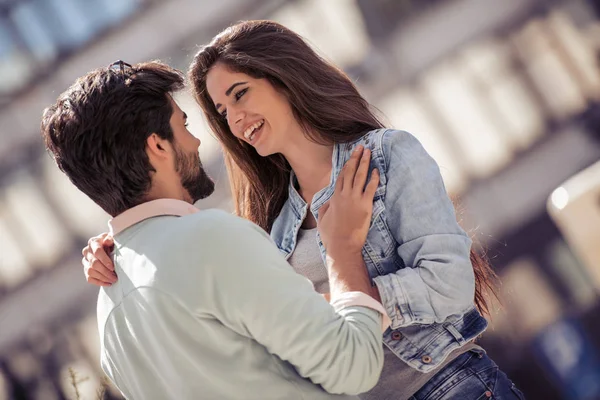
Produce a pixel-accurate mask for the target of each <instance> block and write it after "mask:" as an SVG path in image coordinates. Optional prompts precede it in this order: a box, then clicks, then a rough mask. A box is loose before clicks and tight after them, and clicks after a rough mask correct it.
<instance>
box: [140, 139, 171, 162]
mask: <svg viewBox="0 0 600 400" xmlns="http://www.w3.org/2000/svg"><path fill="white" fill-rule="evenodd" d="M146 150H147V151H148V156H149V157H151V158H157V159H164V158H168V157H169V153H170V151H171V143H169V141H168V140H166V139H163V138H161V137H160V136H158V135H157V134H156V133H153V134H151V135H150V136H148V139H147V140H146Z"/></svg>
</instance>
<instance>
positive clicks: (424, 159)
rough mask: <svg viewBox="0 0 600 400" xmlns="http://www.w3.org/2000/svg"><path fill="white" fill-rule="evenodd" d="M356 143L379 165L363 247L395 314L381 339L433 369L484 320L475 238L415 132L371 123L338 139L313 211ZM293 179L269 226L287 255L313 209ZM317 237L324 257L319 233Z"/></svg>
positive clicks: (478, 330) (479, 330) (424, 369)
mask: <svg viewBox="0 0 600 400" xmlns="http://www.w3.org/2000/svg"><path fill="white" fill-rule="evenodd" d="M359 144H362V145H364V146H365V147H366V148H369V149H370V150H371V153H372V156H371V166H370V170H371V171H372V170H373V169H375V168H378V169H379V171H380V182H379V187H378V188H377V191H376V193H375V197H374V199H373V216H372V220H371V226H370V228H369V233H368V235H367V241H366V243H365V246H364V247H363V250H362V254H363V257H364V260H365V263H366V266H367V269H368V271H369V275H370V277H371V279H372V282H373V284H375V285H377V288H378V289H379V293H380V296H381V300H382V303H383V306H384V307H385V309H386V311H387V313H388V315H389V317H390V318H391V320H392V324H391V326H390V328H389V329H388V330H387V331H386V332H385V334H384V343H385V344H386V345H387V346H388V347H389V348H390V350H391V351H392V352H393V353H394V354H396V355H397V356H398V357H399V358H400V359H402V360H403V361H404V362H406V363H407V364H408V365H410V366H411V367H412V368H415V369H417V370H419V371H422V372H429V371H431V370H433V369H434V368H436V366H438V365H439V364H440V363H442V362H443V361H444V360H445V358H446V357H447V356H448V354H449V353H450V352H451V351H453V350H454V349H456V348H458V347H461V346H463V345H464V344H466V343H467V342H469V341H470V340H472V339H474V338H475V337H477V336H478V335H480V334H481V333H482V332H483V331H484V330H485V329H486V327H487V321H486V320H485V318H483V317H482V316H481V315H480V314H479V312H478V311H477V309H476V307H475V304H474V292H475V278H474V273H473V267H472V264H471V262H470V257H469V252H470V248H471V240H470V239H469V237H468V236H467V234H466V233H465V232H464V231H463V229H462V228H461V227H460V226H459V225H458V223H457V221H456V215H455V213H454V207H453V205H452V202H451V201H450V199H449V198H448V195H447V193H446V190H445V187H444V183H443V181H442V177H441V175H440V171H439V167H438V165H437V164H436V162H435V161H434V160H433V159H432V158H431V156H429V154H428V153H427V152H426V151H425V149H424V148H423V146H422V145H421V143H420V142H419V141H418V140H417V139H416V138H415V137H414V136H412V135H411V134H409V133H407V132H403V131H397V130H393V129H378V130H374V131H371V132H369V133H367V134H366V135H365V136H363V137H362V138H360V139H359V140H357V141H356V142H354V143H342V144H336V145H335V146H334V151H333V157H332V163H333V169H332V174H331V180H330V183H329V186H327V187H326V188H324V189H322V190H320V191H319V192H318V193H316V194H315V196H314V197H313V201H312V203H311V205H310V211H311V212H312V213H313V215H314V216H315V218H318V215H319V209H320V208H321V206H322V205H323V204H324V203H326V202H327V201H328V200H329V199H330V198H331V196H332V195H333V192H334V188H335V181H336V179H337V177H338V175H339V173H340V171H341V169H342V167H343V165H344V163H345V162H346V161H347V160H348V159H349V158H350V155H351V154H352V150H353V149H354V148H355V147H356V146H357V145H359ZM295 182H296V178H295V176H294V174H293V173H292V176H291V180H290V186H289V198H288V200H287V201H286V203H285V204H284V206H283V208H282V210H281V213H280V214H279V216H278V217H277V219H276V220H275V222H274V224H273V228H272V230H271V238H272V239H273V240H274V242H275V244H276V245H277V247H279V250H280V251H281V252H282V253H283V254H284V255H285V256H286V257H287V258H289V256H290V255H291V253H292V252H293V251H294V248H295V246H296V238H297V234H298V230H299V229H300V226H301V225H302V222H303V221H304V218H305V217H306V213H307V212H308V207H307V204H306V202H305V201H304V200H303V199H302V197H301V196H300V195H299V194H298V192H297V191H296V189H295ZM317 241H318V244H319V248H320V251H321V256H322V257H323V260H325V255H326V253H325V249H324V247H323V243H322V242H321V239H320V237H319V236H318V234H317Z"/></svg>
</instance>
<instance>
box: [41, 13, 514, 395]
mask: <svg viewBox="0 0 600 400" xmlns="http://www.w3.org/2000/svg"><path fill="white" fill-rule="evenodd" d="M189 78H190V81H191V85H192V90H193V93H194V95H195V98H196V100H197V102H198V104H199V105H200V107H201V108H202V110H203V111H204V114H205V117H206V119H207V120H208V123H209V125H210V127H211V129H212V130H213V132H214V133H215V134H216V135H217V138H218V139H219V141H220V142H221V144H222V146H223V151H224V155H225V161H226V165H227V170H228V172H229V178H230V183H231V187H232V194H233V199H234V204H235V211H236V214H237V215H238V216H239V217H243V218H244V219H242V218H238V217H234V216H231V215H228V214H226V213H223V212H219V211H214V210H205V211H199V210H197V209H196V208H194V207H193V206H192V205H191V204H192V203H193V202H195V201H196V200H198V199H201V198H203V197H206V196H208V195H209V194H210V193H211V192H212V190H213V186H214V185H213V183H212V181H211V180H210V178H208V177H207V176H206V174H205V173H204V170H203V169H202V165H201V163H200V159H199V157H198V152H197V148H198V146H199V144H200V143H199V141H198V140H197V139H196V138H194V137H193V136H192V135H191V134H190V133H189V132H188V131H187V128H186V123H185V118H186V116H185V113H184V112H183V111H181V110H180V109H179V107H178V106H177V104H176V103H175V102H174V101H173V99H172V98H171V97H170V93H172V92H174V91H176V90H179V89H180V88H181V87H182V85H183V79H182V77H181V74H180V73H179V72H178V71H175V70H173V69H171V68H169V67H168V66H166V65H164V64H161V63H156V62H151V63H144V64H137V65H134V66H129V65H127V64H124V63H122V62H119V63H117V64H114V65H113V66H112V67H110V68H104V69H99V70H96V71H93V72H91V73H89V74H88V75H86V76H84V77H82V78H79V79H78V80H77V82H76V83H75V84H74V85H73V86H72V87H71V88H70V89H68V90H67V91H66V92H65V93H63V94H62V95H61V96H60V97H59V99H58V101H57V103H56V104H55V105H54V106H52V107H50V108H48V109H47V110H46V111H45V113H44V117H43V122H42V133H43V136H44V139H45V141H46V145H47V147H48V148H49V150H50V151H51V152H52V153H53V155H54V157H55V159H56V162H57V164H58V166H59V167H60V168H61V169H62V170H63V171H64V172H65V173H66V174H67V175H68V176H69V178H70V179H71V181H72V182H73V183H74V184H75V185H76V186H77V187H78V188H79V189H81V190H82V191H83V192H84V193H86V194H87V195H88V196H89V197H90V198H92V199H93V200H94V201H95V202H96V203H97V204H99V205H100V206H101V207H103V208H104V210H106V211H107V212H108V213H109V214H111V215H112V216H113V219H112V220H111V221H110V223H109V226H110V234H108V235H107V234H104V235H101V236H98V237H96V238H93V239H92V240H91V241H90V244H89V245H88V247H86V248H85V249H84V252H83V253H84V260H83V262H84V266H85V270H86V274H87V276H88V281H89V282H92V283H95V284H97V285H100V286H104V287H103V288H102V289H101V291H100V294H99V300H98V324H99V331H100V340H101V352H102V353H101V357H102V367H103V369H104V371H105V372H106V373H107V375H108V376H109V377H110V378H111V379H112V381H113V382H114V383H115V384H116V386H117V387H118V388H119V389H120V390H121V391H122V392H123V394H124V395H125V396H126V397H128V398H134V399H138V398H140V399H150V398H157V399H158V398H161V399H162V398H177V399H183V398H206V399H250V398H255V399H295V398H297V399H300V398H304V399H321V398H323V399H325V398H350V397H351V396H350V395H353V394H360V398H361V399H377V400H385V399H478V398H496V399H518V398H523V396H522V394H521V393H520V392H519V391H518V389H516V388H515V386H514V385H513V384H512V383H511V382H510V380H509V379H508V378H507V377H506V375H505V374H504V373H503V372H502V371H500V370H499V369H498V367H497V366H496V364H495V363H494V362H493V361H492V360H491V359H490V358H488V356H487V355H486V353H485V351H484V350H483V349H482V348H481V347H479V346H478V345H476V344H475V343H474V339H475V338H476V337H478V336H479V335H480V334H481V333H482V332H483V331H484V330H485V328H486V326H487V322H486V320H485V318H484V317H483V316H482V314H483V313H485V312H487V305H486V302H485V295H486V291H488V290H489V289H490V288H492V283H491V281H490V277H491V276H492V274H491V271H490V269H489V266H487V264H485V263H484V262H481V260H480V259H479V258H478V257H477V256H476V255H475V254H474V253H472V252H471V250H470V249H471V240H470V239H469V237H468V236H467V235H466V234H465V232H464V231H463V230H462V229H461V228H460V226H459V225H458V223H457V221H456V216H455V213H454V209H453V206H452V203H451V201H450V200H449V198H448V196H447V194H446V192H445V189H444V185H443V182H442V178H441V176H440V173H439V168H438V166H437V165H436V163H435V161H434V160H433V159H432V158H431V157H430V156H429V155H428V154H427V153H426V152H425V150H424V149H423V147H422V146H421V144H420V143H419V142H418V141H417V140H416V139H415V138H414V137H413V136H411V135H410V134H409V133H406V132H402V131H396V130H393V129H386V128H384V127H383V125H382V124H381V123H380V122H379V121H378V119H377V117H376V116H375V115H374V114H373V113H372V111H371V109H370V106H369V104H368V103H367V102H366V101H365V99H364V98H362V97H361V95H360V94H359V93H358V91H357V89H356V88H355V86H354V85H353V84H352V82H351V81H350V79H349V78H348V77H347V76H346V75H345V74H344V73H343V72H342V71H340V70H339V69H338V68H336V67H335V66H333V65H331V64H330V63H328V62H327V61H325V60H323V59H322V58H321V57H319V56H318V55H317V54H316V53H315V52H314V51H313V50H312V49H311V48H310V47H309V46H308V45H307V44H306V43H305V42H304V40H303V39H302V38H301V37H300V36H299V35H297V34H295V33H294V32H292V31H290V30H288V29H287V28H285V27H283V26H281V25H279V24H277V23H274V22H270V21H246V22H242V23H239V24H236V25H234V26H232V27H230V28H228V29H226V30H225V31H223V32H222V33H220V34H219V35H218V36H216V37H215V38H214V39H213V41H212V42H211V43H210V44H209V45H208V46H206V47H204V48H202V49H201V50H200V51H199V52H198V53H197V54H196V56H195V57H194V61H193V63H192V65H191V67H190V71H189ZM248 221H250V222H248ZM261 228H262V229H261ZM265 231H266V232H268V233H269V234H270V239H269V238H268V235H267V234H266V233H264V232H265ZM273 242H274V244H275V245H276V246H274V245H273ZM111 246H113V253H112V257H109V256H108V255H107V254H106V251H105V250H104V248H106V247H111ZM286 260H287V261H288V262H289V264H288V262H286ZM290 264H291V268H290V266H289V265H290ZM113 271H114V272H113ZM115 273H116V274H115ZM116 276H118V280H117V278H116ZM302 276H304V277H305V278H308V280H310V281H311V283H312V284H308V282H307V279H305V278H303V277H302ZM327 300H329V301H330V302H329V303H328V301H327ZM388 326H389V327H388ZM382 328H383V331H384V334H383V343H384V344H385V346H384V348H383V349H382V344H381V343H382V336H381V330H382ZM382 365H383V369H382ZM380 375H381V376H380Z"/></svg>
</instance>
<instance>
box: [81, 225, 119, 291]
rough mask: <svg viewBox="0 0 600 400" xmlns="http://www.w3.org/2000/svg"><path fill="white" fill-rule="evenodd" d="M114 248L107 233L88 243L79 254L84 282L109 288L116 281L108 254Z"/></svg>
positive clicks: (111, 239)
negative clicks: (81, 257)
mask: <svg viewBox="0 0 600 400" xmlns="http://www.w3.org/2000/svg"><path fill="white" fill-rule="evenodd" d="M113 246H114V243H113V238H112V236H110V235H109V234H108V233H103V234H101V235H98V236H95V237H93V238H91V239H90V240H89V241H88V244H87V246H86V247H84V248H83V250H82V251H81V254H82V255H83V259H82V260H81V263H82V264H83V272H84V273H85V277H86V280H87V281H88V283H91V284H93V285H96V286H111V285H112V284H113V283H115V282H116V281H117V275H116V274H115V267H114V265H113V263H112V260H111V258H110V256H109V255H108V253H110V252H111V251H112V248H113Z"/></svg>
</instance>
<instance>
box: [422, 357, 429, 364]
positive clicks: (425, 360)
mask: <svg viewBox="0 0 600 400" xmlns="http://www.w3.org/2000/svg"><path fill="white" fill-rule="evenodd" d="M421 361H423V364H429V363H430V362H431V357H429V356H423V357H421Z"/></svg>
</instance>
